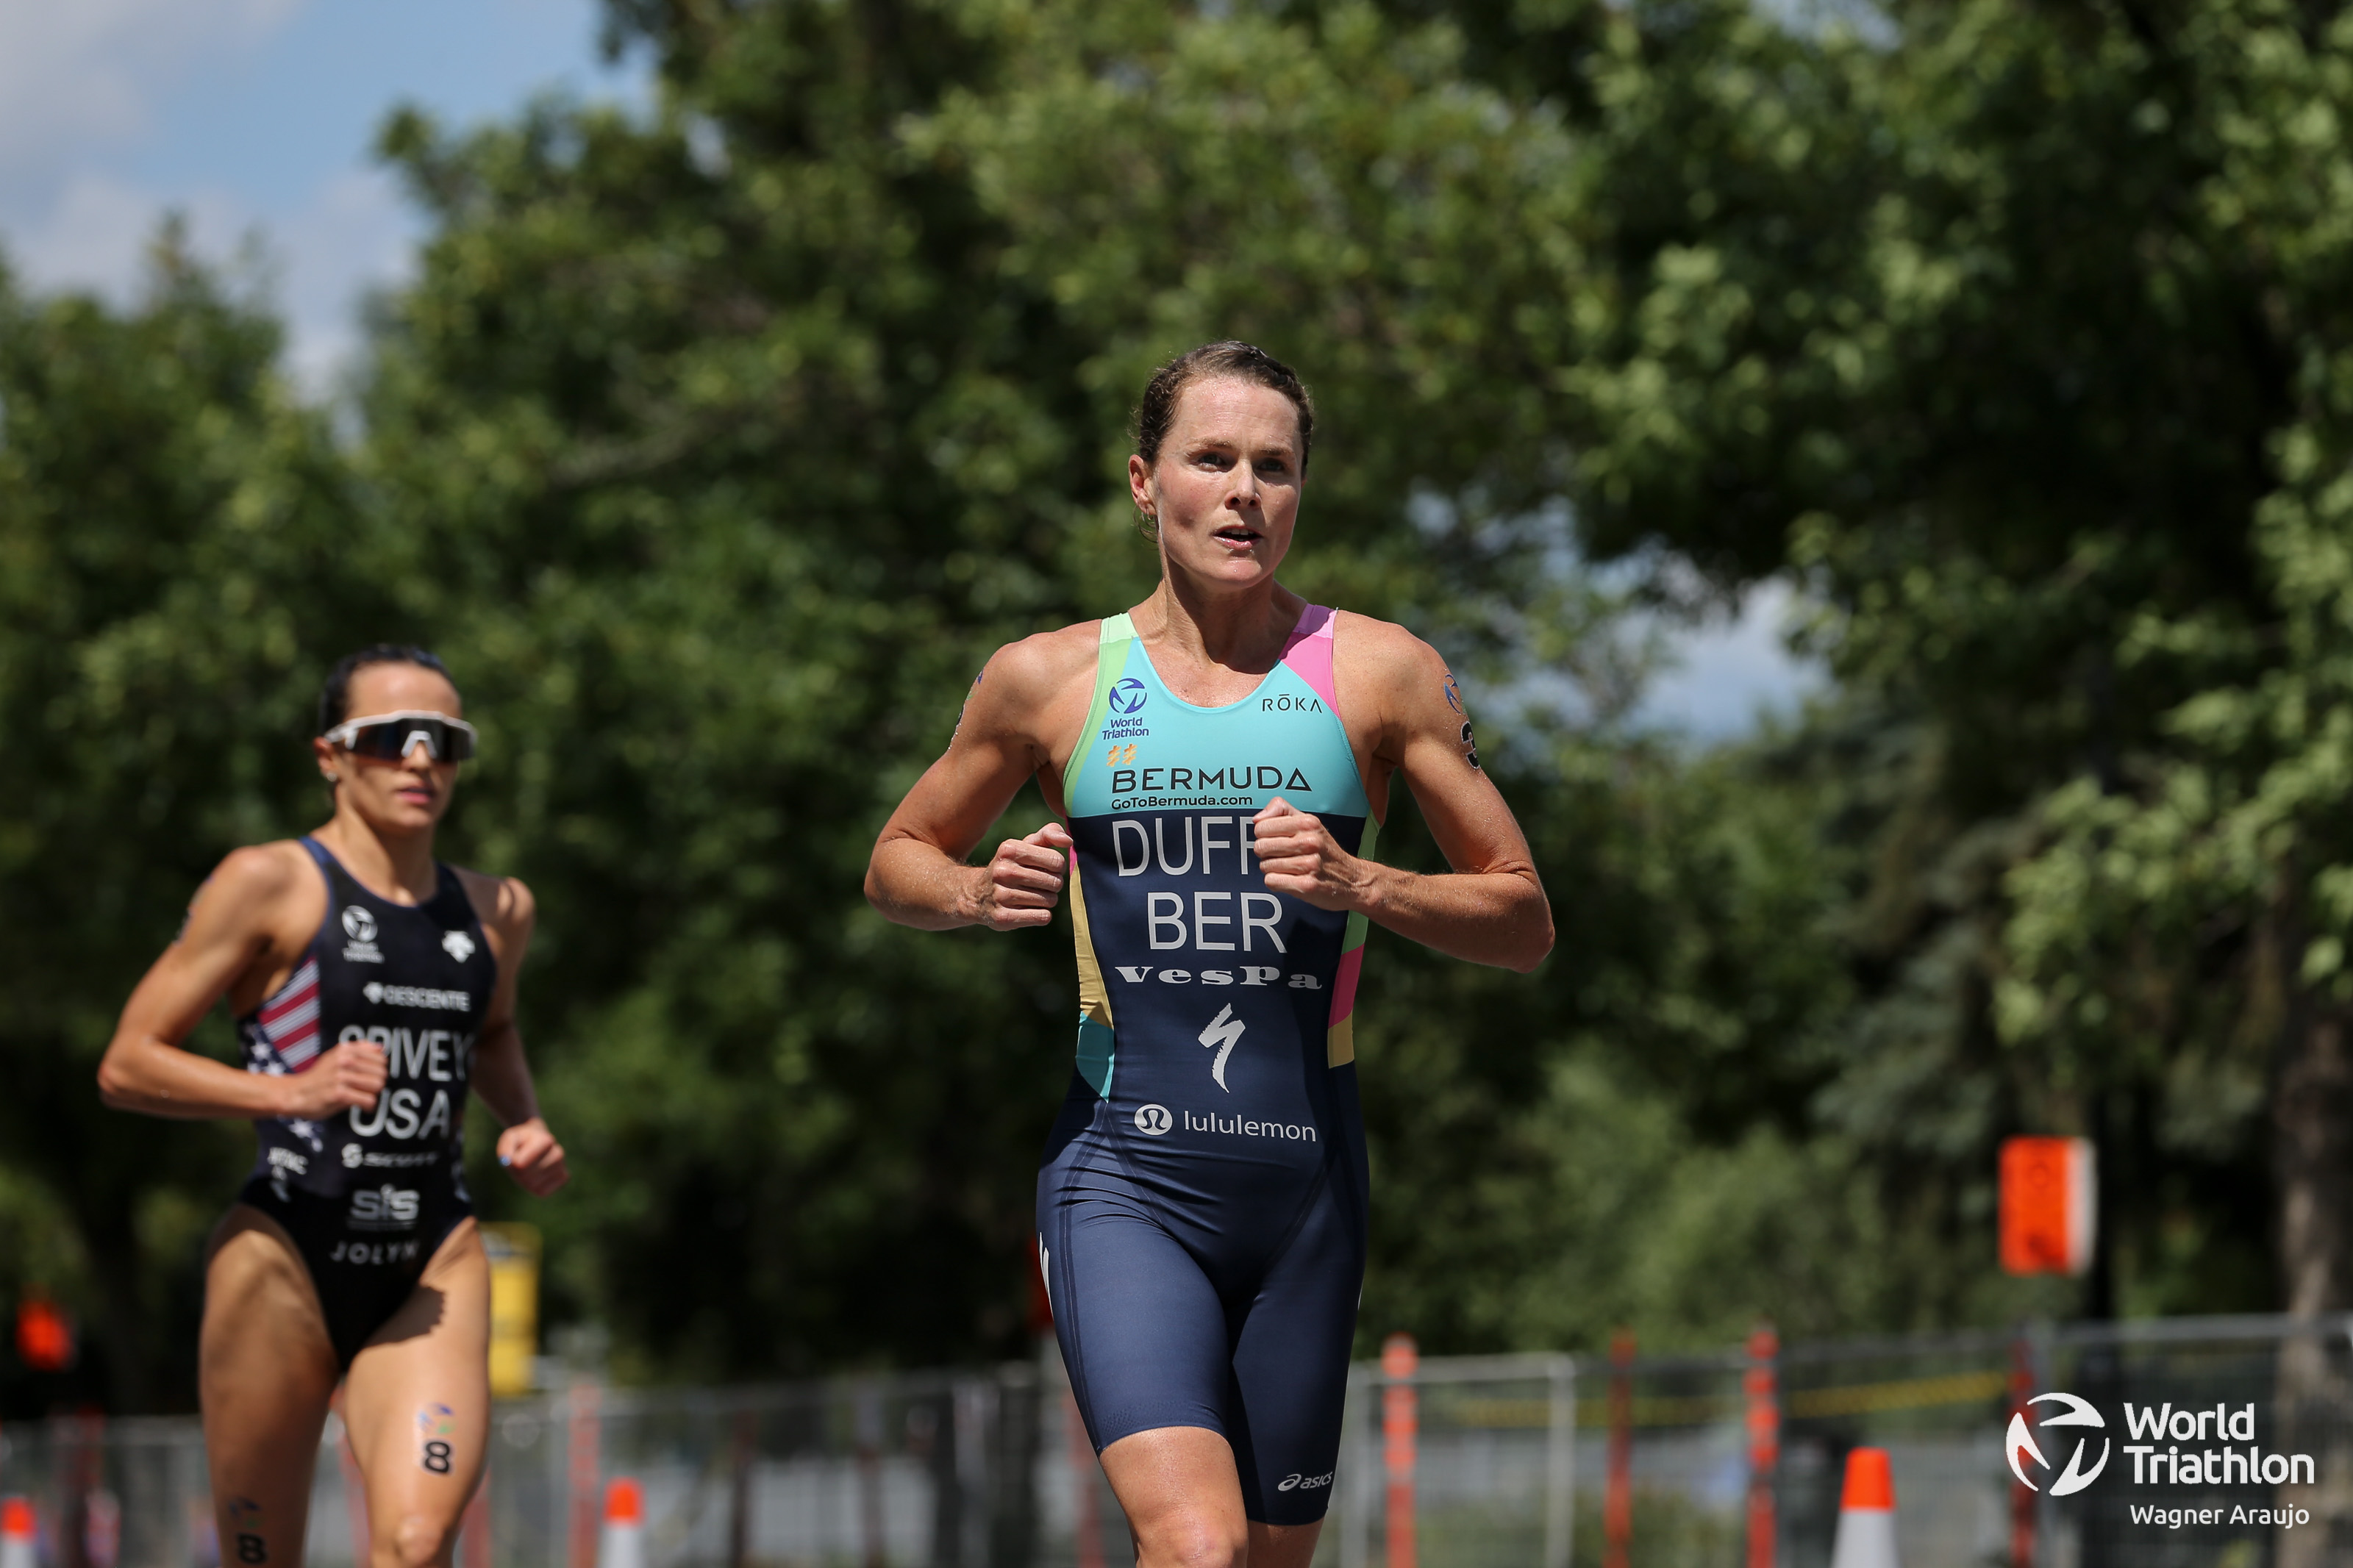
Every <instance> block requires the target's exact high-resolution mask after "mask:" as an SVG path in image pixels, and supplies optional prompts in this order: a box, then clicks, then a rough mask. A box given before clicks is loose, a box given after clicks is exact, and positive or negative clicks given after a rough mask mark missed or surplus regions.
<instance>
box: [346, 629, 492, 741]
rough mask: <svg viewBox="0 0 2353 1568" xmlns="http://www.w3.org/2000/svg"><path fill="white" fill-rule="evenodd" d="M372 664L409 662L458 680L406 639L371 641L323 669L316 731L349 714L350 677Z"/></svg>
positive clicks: (455, 681) (454, 682) (453, 683)
mask: <svg viewBox="0 0 2353 1568" xmlns="http://www.w3.org/2000/svg"><path fill="white" fill-rule="evenodd" d="M372 664H413V665H416V666H417V668H420V669H429V670H431V671H432V672H433V673H434V674H436V675H438V676H439V677H441V679H444V680H446V681H448V683H449V684H450V685H452V686H455V685H457V684H458V678H457V677H456V676H454V675H451V674H450V673H449V667H448V665H446V664H443V663H442V662H441V661H440V660H439V659H438V658H434V657H433V655H431V654H429V653H427V652H426V651H425V649H423V648H421V647H409V646H408V645H407V644H406V643H389V642H380V643H373V644H371V645H369V646H368V647H364V648H362V649H360V650H359V651H358V652H357V653H347V654H345V655H343V658H340V659H337V660H336V661H335V668H332V669H331V670H329V671H328V672H327V684H326V685H324V686H322V687H321V688H320V689H319V733H321V734H322V735H323V734H325V733H326V732H327V731H330V730H332V729H333V728H334V727H335V726H336V725H338V724H340V723H342V722H343V721H344V720H346V719H348V718H350V717H351V716H352V677H353V676H354V675H357V674H358V673H359V672H360V671H361V670H363V669H365V668H367V667H368V666H369V665H372Z"/></svg>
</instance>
